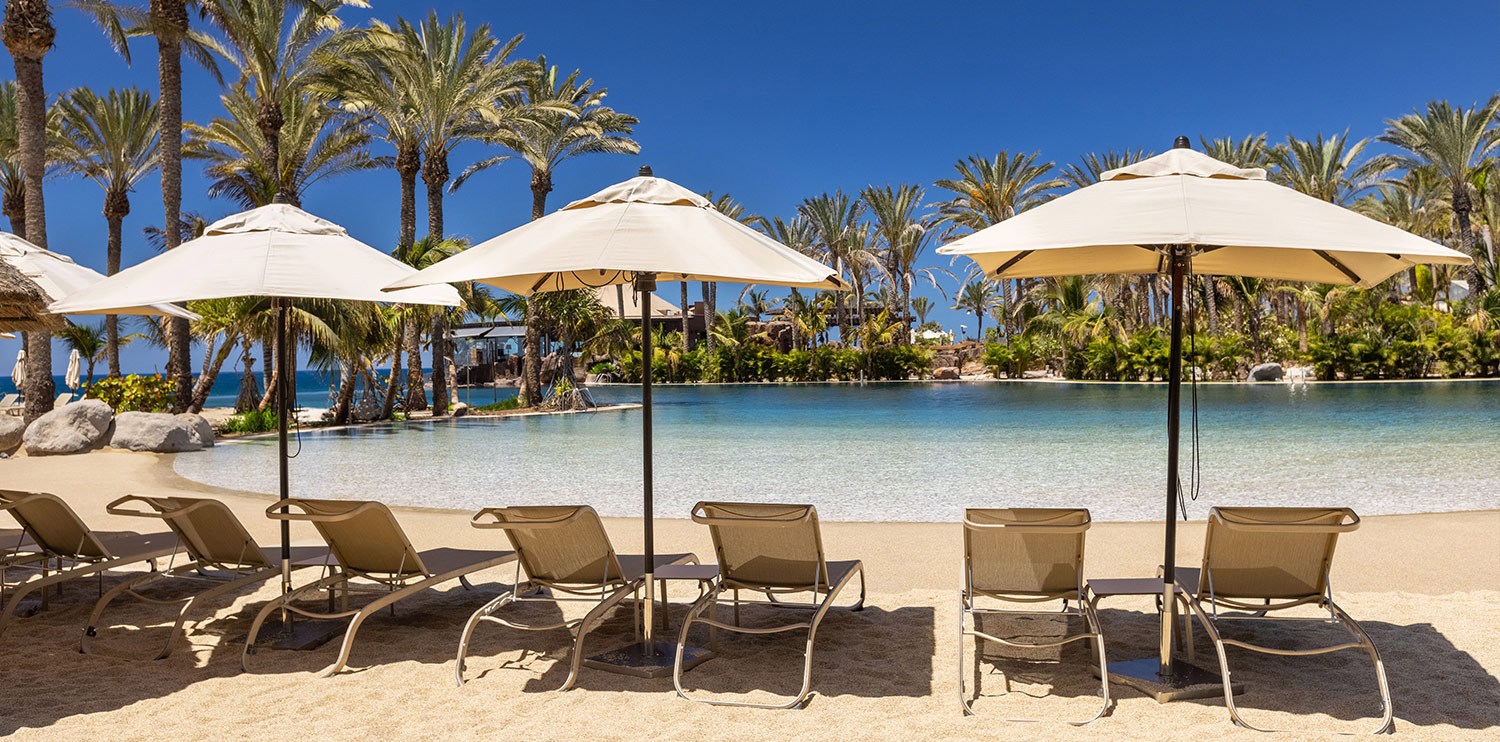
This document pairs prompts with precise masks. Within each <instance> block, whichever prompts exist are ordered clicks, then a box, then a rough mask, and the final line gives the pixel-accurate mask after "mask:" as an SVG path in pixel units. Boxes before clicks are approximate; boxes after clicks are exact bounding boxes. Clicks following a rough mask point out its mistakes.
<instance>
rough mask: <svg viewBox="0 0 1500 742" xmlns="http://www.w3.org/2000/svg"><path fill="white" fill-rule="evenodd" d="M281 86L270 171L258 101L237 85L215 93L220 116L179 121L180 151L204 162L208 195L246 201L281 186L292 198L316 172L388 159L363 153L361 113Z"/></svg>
mask: <svg viewBox="0 0 1500 742" xmlns="http://www.w3.org/2000/svg"><path fill="white" fill-rule="evenodd" d="M287 94H288V100H286V101H283V102H282V103H281V105H280V106H279V109H280V110H281V111H282V112H283V113H284V117H283V120H282V126H281V131H280V134H279V140H280V143H279V144H278V145H277V156H278V157H279V158H280V164H279V166H278V168H277V171H276V172H275V173H269V172H268V171H267V170H266V169H265V165H264V163H263V162H262V161H261V152H262V151H263V149H264V142H263V141H262V137H263V136H264V135H263V133H262V132H261V130H260V128H259V127H258V126H257V123H256V120H257V113H256V111H257V109H258V104H257V103H256V102H255V100H254V99H253V98H252V97H251V96H250V95H249V94H248V93H247V92H246V91H245V88H244V86H243V85H241V84H237V85H235V86H234V87H233V88H231V89H230V90H229V92H228V93H225V94H224V95H223V96H220V98H219V100H220V101H221V102H222V103H223V104H224V110H225V113H226V114H228V115H227V116H218V117H215V118H214V119H213V120H211V121H209V122H208V124H207V125H206V126H205V125H200V124H188V125H187V133H188V136H189V137H190V139H189V141H188V143H187V146H186V148H185V150H184V155H185V156H186V157H187V158H189V159H194V160H202V161H204V162H205V163H206V165H205V166H204V174H205V175H207V176H208V178H209V180H210V183H209V187H208V195H209V196H211V197H222V198H227V199H230V200H231V201H234V202H235V203H236V204H237V205H239V206H241V207H243V208H247V209H249V208H255V207H257V206H265V205H267V204H269V203H272V201H273V199H274V198H275V197H276V195H277V194H281V195H282V196H284V197H285V198H286V200H287V202H288V203H290V204H292V205H294V206H300V205H301V204H302V196H303V194H304V193H306V191H307V189H308V188H310V187H312V186H313V185H314V184H315V183H317V182H318V181H320V180H323V179H325V178H330V177H335V176H339V175H345V174H349V173H354V172H360V171H365V170H372V169H375V168H379V167H384V166H386V165H388V164H389V161H388V160H386V159H384V158H378V157H372V156H371V155H370V149H369V145H370V140H371V136H370V133H369V131H367V130H366V129H365V128H364V126H363V124H364V123H365V119H364V118H362V117H361V118H355V119H352V120H351V119H349V118H348V117H345V116H343V115H341V114H340V113H339V112H338V111H337V110H336V109H334V108H331V107H329V106H326V105H324V104H322V103H321V102H319V101H318V100H316V99H314V98H312V97H311V96H305V95H302V94H301V93H300V92H298V91H288V93H287Z"/></svg>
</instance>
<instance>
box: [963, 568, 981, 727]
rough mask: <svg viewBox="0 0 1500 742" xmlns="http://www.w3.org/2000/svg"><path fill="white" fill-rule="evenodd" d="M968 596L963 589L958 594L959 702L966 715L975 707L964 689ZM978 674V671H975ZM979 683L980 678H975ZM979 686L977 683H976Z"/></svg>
mask: <svg viewBox="0 0 1500 742" xmlns="http://www.w3.org/2000/svg"><path fill="white" fill-rule="evenodd" d="M967 605H968V598H967V596H965V595H964V593H963V592H962V591H960V592H959V594H958V704H959V706H961V707H963V712H964V716H973V715H974V709H973V708H971V707H970V706H969V694H968V692H967V691H966V690H965V689H964V668H965V665H964V637H966V636H968V624H969V611H968V609H967V608H966V606H967ZM975 640H976V641H975V647H976V648H977V647H978V637H975ZM974 664H975V665H976V666H977V665H978V664H979V654H978V653H977V652H976V653H975V655H974ZM975 675H976V676H977V675H978V673H975ZM975 683H978V678H977V677H976V678H975ZM976 687H977V685H976Z"/></svg>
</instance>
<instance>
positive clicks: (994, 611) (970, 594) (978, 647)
mask: <svg viewBox="0 0 1500 742" xmlns="http://www.w3.org/2000/svg"><path fill="white" fill-rule="evenodd" d="M1057 510H1058V515H1057V517H1056V518H1054V520H1061V519H1062V518H1064V517H1067V516H1074V515H1076V514H1077V513H1079V512H1080V511H1079V510H1072V509H1057ZM1081 512H1082V514H1083V516H1084V522H1083V523H1082V524H1076V525H1074V524H1060V523H1046V522H1023V521H1012V522H1001V523H979V522H976V521H974V520H971V519H970V517H969V512H968V511H966V512H965V514H964V520H963V527H964V569H963V590H961V591H960V592H959V617H958V700H959V704H960V705H961V706H962V707H963V713H964V716H972V715H974V714H975V711H974V708H973V706H972V705H971V704H970V703H969V699H968V694H967V691H966V689H965V686H964V680H965V677H964V676H965V672H964V670H965V666H964V661H963V657H964V641H965V639H967V638H969V637H973V638H974V676H975V679H974V684H975V688H976V692H977V689H978V686H979V675H980V664H981V663H982V662H983V657H984V642H985V641H992V642H996V643H998V644H1002V645H1005V646H1007V647H1015V648H1018V649H1048V648H1052V647H1061V646H1064V645H1067V644H1071V643H1073V642H1076V641H1090V642H1093V644H1094V647H1095V651H1096V654H1097V655H1098V659H1099V685H1100V694H1101V695H1102V696H1103V698H1104V702H1103V704H1101V705H1100V707H1099V711H1098V713H1096V714H1094V715H1093V716H1092V717H1090V718H1088V719H1083V720H1080V721H1068V722H1067V723H1068V724H1071V725H1073V726H1084V725H1086V724H1089V723H1092V722H1094V721H1097V720H1098V719H1099V718H1100V717H1102V716H1104V714H1105V713H1106V712H1108V711H1109V707H1110V702H1111V701H1110V694H1109V662H1108V660H1107V659H1106V657H1105V650H1104V633H1103V629H1102V628H1101V624H1100V622H1099V616H1098V614H1097V613H1096V612H1095V610H1094V601H1093V600H1091V597H1090V595H1089V589H1088V584H1087V583H1086V582H1085V581H1084V579H1083V554H1082V543H1081V542H1082V537H1081V536H1080V546H1079V555H1078V562H1079V563H1078V585H1077V587H1075V588H1074V589H1073V590H1069V591H1064V592H1058V593H1029V592H1015V593H999V592H990V591H986V590H976V589H975V588H974V563H973V552H972V550H971V542H970V535H971V534H972V533H973V532H974V531H986V530H997V529H999V530H1004V531H1006V532H1009V533H1050V534H1069V533H1078V534H1082V533H1084V532H1085V531H1087V530H1088V529H1089V526H1090V525H1091V523H1092V519H1091V518H1090V517H1089V513H1088V511H1087V510H1082V511H1081ZM980 598H989V599H991V600H995V601H1000V602H1004V603H1022V604H1037V603H1050V602H1052V601H1056V600H1061V601H1062V607H1061V609H1059V610H1052V611H1039V610H1018V609H1013V608H981V607H980V606H979V605H978V599H980ZM1069 601H1072V602H1073V604H1074V607H1072V608H1069V607H1068V602H1069ZM983 615H1007V616H1053V617H1055V616H1064V617H1066V616H1074V617H1078V618H1081V619H1083V621H1084V625H1085V626H1086V627H1087V628H1088V629H1089V630H1088V631H1086V632H1084V633H1081V634H1068V635H1065V636H1064V637H1063V638H1062V639H1060V640H1058V641H1055V642H1043V643H1028V642H1018V641H1015V640H1014V639H1006V638H1002V637H998V636H995V635H993V634H989V633H985V632H983V631H980V630H979V618H980V616H983ZM971 619H972V623H973V625H974V628H973V629H970V628H969V624H970V623H971ZM1065 620H1066V619H1065ZM1006 721H1008V722H1027V723H1034V722H1038V721H1041V720H1039V719H1006Z"/></svg>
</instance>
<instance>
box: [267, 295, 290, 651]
mask: <svg viewBox="0 0 1500 742" xmlns="http://www.w3.org/2000/svg"><path fill="white" fill-rule="evenodd" d="M271 301H272V302H273V303H274V304H275V305H276V436H277V445H278V447H279V450H280V455H279V456H277V461H278V462H279V463H280V487H281V489H280V492H281V500H282V501H283V502H285V501H286V499H287V498H288V497H291V496H292V495H291V484H290V482H289V480H288V471H287V467H288V464H289V463H290V462H289V460H288V459H287V413H288V412H290V411H291V405H290V404H288V401H287V391H288V388H289V385H288V384H287V378H286V370H287V368H288V367H289V366H290V364H288V363H287V344H288V343H287V341H286V322H287V317H286V300H285V299H272V300H271ZM281 512H283V513H285V512H287V508H286V506H285V505H283V506H282V508H281ZM291 591H292V523H291V521H288V520H283V521H281V594H282V595H286V594H287V593H289V592H291ZM290 619H291V613H290V612H289V611H287V609H286V607H285V606H282V608H281V628H282V631H287V630H289V629H290V628H291V624H290Z"/></svg>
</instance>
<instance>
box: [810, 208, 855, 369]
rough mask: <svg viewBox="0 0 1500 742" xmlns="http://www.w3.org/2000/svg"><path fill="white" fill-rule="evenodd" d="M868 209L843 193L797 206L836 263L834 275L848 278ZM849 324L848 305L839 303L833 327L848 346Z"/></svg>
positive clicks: (819, 241)
mask: <svg viewBox="0 0 1500 742" xmlns="http://www.w3.org/2000/svg"><path fill="white" fill-rule="evenodd" d="M864 208H865V206H864V202H863V201H861V200H860V199H858V198H855V197H852V196H850V195H849V194H846V193H844V192H843V191H842V190H837V191H834V192H833V193H832V194H828V193H823V194H821V195H818V196H814V197H812V198H809V199H804V200H803V201H802V205H801V206H798V207H797V213H798V214H799V215H800V216H801V217H802V218H803V219H806V220H807V223H808V224H809V225H811V227H812V230H813V232H814V233H815V234H817V236H818V241H817V246H818V249H819V250H820V251H822V252H823V254H824V255H826V256H827V257H828V259H830V260H832V261H833V269H834V272H835V273H836V274H837V275H838V276H839V277H840V278H842V277H843V276H844V271H845V268H846V263H847V261H848V260H849V259H850V257H851V255H852V253H853V252H854V250H855V249H856V245H855V238H856V232H857V230H858V229H859V219H860V217H861V216H862V215H863V214H864ZM845 325H846V323H845V321H844V303H843V302H842V301H837V302H835V304H834V312H833V326H834V327H835V328H836V329H837V330H838V331H839V339H840V341H842V342H843V343H844V344H845V345H848V344H849V339H848V338H847V337H845Z"/></svg>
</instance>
